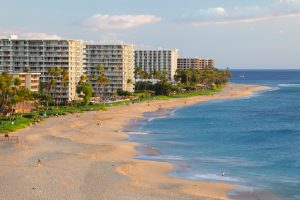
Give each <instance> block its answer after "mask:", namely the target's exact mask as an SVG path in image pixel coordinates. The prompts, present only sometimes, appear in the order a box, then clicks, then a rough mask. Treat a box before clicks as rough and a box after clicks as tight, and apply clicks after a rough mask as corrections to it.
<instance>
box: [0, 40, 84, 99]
mask: <svg viewBox="0 0 300 200" xmlns="http://www.w3.org/2000/svg"><path fill="white" fill-rule="evenodd" d="M83 51H84V45H83V42H82V41H80V40H26V39H18V38H17V36H11V37H9V38H7V39H0V72H1V71H7V72H9V73H19V72H25V71H30V72H32V73H35V72H37V73H41V76H40V82H41V87H43V91H44V92H48V93H50V94H51V96H52V97H53V99H60V100H61V101H72V100H76V99H77V94H76V84H77V82H78V81H79V79H80V77H81V75H82V74H83V73H84V70H85V67H84V65H83V56H84V53H83ZM57 68H60V69H61V71H67V72H68V80H66V82H67V84H68V85H66V86H63V84H62V81H61V75H58V76H57V77H54V76H53V73H49V71H51V69H57ZM54 78H56V80H57V83H56V85H55V86H53V88H52V89H51V91H49V86H48V85H49V83H50V82H51V80H52V79H54Z"/></svg>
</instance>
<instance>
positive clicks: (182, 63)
mask: <svg viewBox="0 0 300 200" xmlns="http://www.w3.org/2000/svg"><path fill="white" fill-rule="evenodd" d="M205 67H208V68H215V60H214V59H200V58H178V60H177V68H178V69H184V70H188V69H196V70H203V69H204V68H205Z"/></svg>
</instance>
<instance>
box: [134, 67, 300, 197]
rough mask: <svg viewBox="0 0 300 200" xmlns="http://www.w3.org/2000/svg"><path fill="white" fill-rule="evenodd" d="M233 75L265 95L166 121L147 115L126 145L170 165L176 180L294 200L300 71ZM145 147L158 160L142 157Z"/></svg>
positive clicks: (176, 113) (187, 110) (298, 188)
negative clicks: (261, 89)
mask: <svg viewBox="0 0 300 200" xmlns="http://www.w3.org/2000/svg"><path fill="white" fill-rule="evenodd" d="M232 73H233V78H232V80H231V82H232V83H248V84H260V85H266V86H270V87H272V90H271V91H268V92H260V93H257V94H255V95H252V96H250V97H247V98H242V99H234V100H222V101H211V102H207V103H201V104H197V105H193V106H188V107H184V108H180V109H177V110H173V111H167V112H166V113H168V114H167V115H165V116H164V115H162V114H159V115H158V114H157V113H146V114H145V119H143V120H142V121H139V122H138V123H136V125H137V126H136V127H135V130H134V133H133V134H130V140H133V141H136V142H139V143H141V144H142V145H141V146H140V147H139V150H140V151H141V154H140V155H139V156H138V158H140V159H151V160H158V161H168V162H171V163H173V164H174V166H175V171H174V172H172V173H171V175H174V176H177V177H182V178H188V179H196V180H209V181H222V182H227V183H231V184H234V185H236V186H237V190H236V191H233V192H231V194H230V195H231V196H232V198H237V199H246V197H245V198H241V197H238V194H242V193H251V194H252V193H253V194H254V195H252V196H251V195H250V197H247V199H275V196H276V198H277V199H292V200H295V199H300V70H298V71H297V70H289V71H288V70H286V71H283V70H256V71H255V70H251V71H250V70H247V71H241V70H236V71H233V72H232ZM242 74H243V75H245V78H243V79H242V78H240V75H242ZM158 116H159V117H158ZM131 131H133V130H131ZM144 147H151V148H153V149H155V150H156V151H157V152H158V153H157V154H155V155H149V154H147V153H146V152H145V151H143V149H144ZM222 171H224V172H225V176H224V177H223V176H220V173H221V172H222ZM269 194H272V195H269ZM273 195H274V196H273Z"/></svg>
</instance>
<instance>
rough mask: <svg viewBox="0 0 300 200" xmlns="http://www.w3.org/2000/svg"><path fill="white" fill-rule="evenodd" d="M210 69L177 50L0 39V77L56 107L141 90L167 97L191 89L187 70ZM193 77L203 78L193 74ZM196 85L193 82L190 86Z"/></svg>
mask: <svg viewBox="0 0 300 200" xmlns="http://www.w3.org/2000/svg"><path fill="white" fill-rule="evenodd" d="M215 67H216V66H215V60H214V59H200V58H180V56H179V50H178V49H165V50H161V49H157V50H155V49H152V50H140V49H135V47H134V45H133V44H119V45H118V44H114V45H113V44H110V45H109V44H106V45H104V44H101V43H94V42H93V43H88V42H84V41H83V40H64V39H52V40H49V39H48V40H43V39H19V38H18V37H17V36H16V35H11V36H10V37H8V38H2V39H0V72H1V73H2V72H7V73H8V74H9V75H11V76H12V77H13V78H14V79H20V82H21V83H20V85H18V86H17V87H24V88H27V89H28V90H29V91H31V92H42V93H45V94H49V96H50V98H51V101H53V102H55V104H59V103H65V102H76V101H78V100H80V99H82V97H83V96H93V97H97V98H96V99H98V100H99V99H107V98H110V97H112V96H115V95H117V94H118V93H119V94H123V95H124V94H130V93H133V92H137V91H142V90H146V89H149V90H153V91H156V92H155V93H158V94H166V93H169V92H170V91H169V89H170V90H172V89H171V85H170V84H171V83H172V84H174V83H176V82H177V83H179V82H183V83H184V84H190V85H191V84H192V82H191V81H190V80H188V79H192V78H193V77H190V78H189V76H190V74H191V73H190V72H188V71H189V70H200V71H205V70H209V69H211V70H214V69H215ZM178 70H179V71H178ZM182 70H184V71H186V72H184V71H182ZM192 73H194V74H195V75H196V74H198V75H197V76H198V77H200V76H202V75H201V73H200V72H198V71H197V72H196V71H195V72H192ZM199 73H200V74H199ZM209 73H210V72H209ZM205 74H208V73H205ZM149 80H151V81H150V82H151V84H152V85H151V84H150V85H149V82H148V81H149ZM162 80H163V82H162ZM203 80H204V79H203ZM203 80H202V82H203ZM199 81H200V79H199V80H196V79H194V82H193V84H195V83H196V82H199ZM17 82H19V81H17ZM159 82H161V83H163V85H160V84H161V83H159ZM221 82H222V81H221ZM83 83H84V84H83ZM82 84H83V85H82ZM145 84H146V85H145ZM207 84H208V83H207ZM79 85H82V86H81V87H79ZM89 85H90V86H89ZM200 85H201V84H200ZM211 85H213V84H211ZM89 87H91V88H89ZM166 88H169V89H168V90H166ZM173 89H174V88H173ZM177 90H178V89H177ZM179 90H184V89H183V88H181V89H179ZM124 92H125V93H124ZM177 92H178V91H177ZM87 93H88V94H87Z"/></svg>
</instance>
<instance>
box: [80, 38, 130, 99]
mask: <svg viewBox="0 0 300 200" xmlns="http://www.w3.org/2000/svg"><path fill="white" fill-rule="evenodd" d="M85 65H86V75H87V79H88V81H89V82H90V83H91V84H92V86H93V89H94V93H95V96H110V95H112V94H116V93H117V90H118V89H122V90H124V91H129V92H133V91H134V46H133V45H100V44H87V45H86V46H85ZM98 66H102V67H103V68H104V71H103V72H102V73H103V75H104V76H106V77H108V78H109V83H105V84H101V83H100V82H98V81H97V78H98V77H99V75H100V72H99V71H98V70H97V68H98Z"/></svg>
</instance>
